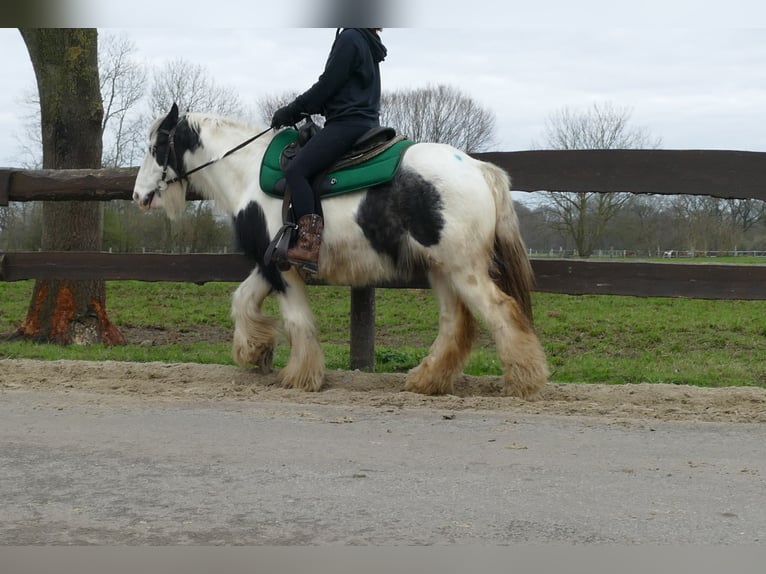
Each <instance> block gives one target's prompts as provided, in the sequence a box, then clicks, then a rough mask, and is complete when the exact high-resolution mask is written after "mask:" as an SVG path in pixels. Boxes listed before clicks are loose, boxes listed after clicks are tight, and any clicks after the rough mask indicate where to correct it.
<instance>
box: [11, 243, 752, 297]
mask: <svg viewBox="0 0 766 574" xmlns="http://www.w3.org/2000/svg"><path fill="white" fill-rule="evenodd" d="M532 268H533V269H534V272H535V279H536V287H535V290H537V291H541V292H546V293H562V294H570V295H583V294H600V295H633V296H638V297H692V298H698V299H766V265H734V264H731V265H729V264H708V263H684V264H681V263H659V262H625V261H590V260H588V261H586V260H574V259H532ZM250 271H251V263H250V262H249V261H248V260H247V259H246V258H245V257H244V256H242V255H237V254H215V255H213V254H203V253H199V254H188V255H168V254H157V253H147V254H141V253H94V252H55V253H54V252H40V253H5V254H0V280H3V281H20V280H24V279H75V280H88V279H105V280H110V281H121V280H128V279H134V280H139V281H184V282H189V283H198V284H202V283H208V282H211V281H242V280H244V279H245V278H246V277H247V275H248V274H249V273H250ZM308 283H309V284H311V285H323V283H322V282H321V281H317V280H315V279H312V278H308ZM357 287H359V286H357ZM370 287H379V288H394V289H401V288H411V289H427V288H428V279H427V278H426V276H425V274H424V273H422V272H419V273H418V272H416V273H415V274H414V276H413V277H412V278H410V279H406V280H401V281H393V282H388V283H379V284H376V285H371V286H370Z"/></svg>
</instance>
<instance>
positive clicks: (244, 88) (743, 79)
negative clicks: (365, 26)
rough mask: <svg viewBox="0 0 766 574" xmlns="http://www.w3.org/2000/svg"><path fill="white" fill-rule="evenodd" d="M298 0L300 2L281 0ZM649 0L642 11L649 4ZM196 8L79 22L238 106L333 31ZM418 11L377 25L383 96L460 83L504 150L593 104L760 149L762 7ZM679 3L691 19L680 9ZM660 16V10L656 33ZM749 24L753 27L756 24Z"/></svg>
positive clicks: (12, 52) (683, 137)
mask: <svg viewBox="0 0 766 574" xmlns="http://www.w3.org/2000/svg"><path fill="white" fill-rule="evenodd" d="M71 1H73V2H85V3H87V2H88V1H89V0H71ZM296 1H298V2H300V1H301V0H284V2H282V3H281V5H282V6H286V5H289V4H291V2H292V3H295V2H296ZM328 1H334V0H328ZM646 1H647V2H648V3H642V6H648V7H652V2H651V1H649V0H646ZM596 3H597V4H598V2H596ZM204 4H205V6H211V5H213V6H219V7H220V8H221V10H220V12H221V13H222V14H223V15H221V14H219V13H218V12H216V13H215V14H211V15H207V14H202V13H201V9H197V7H198V6H201V5H202V3H201V2H197V1H194V0H188V1H187V2H186V3H185V4H184V6H185V7H186V8H185V9H186V10H187V14H189V15H190V18H188V19H187V20H188V22H191V25H189V24H188V23H187V24H185V25H178V26H176V27H169V26H168V25H169V24H170V23H171V22H173V21H174V19H175V21H179V14H178V13H175V15H174V14H173V13H172V11H170V12H169V13H167V14H166V13H163V8H159V12H158V11H157V6H158V5H159V3H157V2H156V1H155V2H151V3H150V2H148V1H146V0H131V2H128V3H125V2H120V3H115V6H121V8H119V9H116V8H115V9H114V10H112V8H111V3H110V2H104V1H102V2H100V3H99V6H101V8H100V12H99V13H98V14H97V15H96V21H95V22H91V21H90V17H87V18H86V17H82V18H79V19H78V25H94V24H95V25H100V26H112V25H114V24H116V23H120V24H123V25H131V26H139V25H143V26H147V25H151V26H154V27H152V28H140V27H130V28H121V29H113V28H109V29H108V30H104V32H109V33H114V32H117V33H124V34H125V35H127V37H128V38H130V39H131V40H132V41H133V42H134V43H135V47H136V53H135V56H136V58H137V59H139V60H140V61H145V62H146V63H148V64H161V63H163V62H165V61H167V60H172V59H177V58H183V59H185V60H188V61H189V62H191V63H194V64H202V65H203V66H205V67H206V68H207V70H208V72H209V74H210V76H211V77H212V78H214V79H215V80H216V82H217V83H219V84H220V85H223V86H228V87H230V88H232V89H233V90H235V91H236V92H237V93H238V95H239V96H240V98H241V99H242V101H243V102H244V103H245V104H251V105H254V104H255V102H256V101H257V100H258V98H259V97H261V96H264V95H274V94H281V93H282V92H285V91H302V90H304V89H306V88H308V87H309V86H310V85H311V84H312V83H313V82H314V81H315V80H316V78H317V76H318V75H319V73H320V72H321V70H322V67H323V65H324V61H325V58H326V56H327V53H328V51H329V48H330V45H331V43H332V40H333V37H334V30H333V29H327V28H324V29H321V28H282V27H274V26H271V27H247V28H242V27H237V26H241V25H242V24H243V23H247V24H250V25H252V26H258V24H259V22H262V21H263V19H260V20H259V16H264V14H262V13H261V14H258V13H257V12H258V10H259V9H258V8H253V7H252V4H253V3H252V2H239V1H236V0H226V1H224V2H220V1H218V2H215V3H212V4H211V3H210V2H205V3H204ZM269 4H270V5H278V4H275V3H269ZM416 4H417V5H418V6H419V8H418V10H410V12H409V13H408V15H407V17H403V16H402V15H401V14H398V13H397V15H396V17H391V15H390V14H389V15H388V17H387V18H383V20H384V21H388V20H393V21H394V22H393V23H397V22H398V21H402V22H403V23H405V24H407V25H410V26H411V27H407V28H396V27H389V28H386V29H385V30H384V32H383V41H384V43H385V44H386V46H387V47H388V50H389V56H388V58H387V59H386V61H385V62H384V63H383V64H382V67H381V73H382V76H383V87H384V89H396V88H404V87H408V88H411V87H424V86H426V85H428V84H440V83H444V84H450V85H453V86H456V87H458V88H460V89H461V90H462V91H463V92H464V93H466V94H467V95H469V96H470V97H472V98H473V99H475V100H476V101H477V102H479V103H480V104H482V105H484V106H485V107H488V108H489V109H491V110H492V111H493V112H494V113H495V115H496V116H497V120H498V122H497V140H498V145H497V146H496V149H497V150H499V151H505V150H522V149H529V148H530V147H532V146H533V145H534V144H535V143H537V144H539V145H542V143H543V131H544V127H545V122H546V119H547V118H548V117H549V116H550V115H551V114H552V113H554V112H556V111H558V110H560V109H562V108H564V107H568V108H573V109H584V108H587V107H588V106H590V105H592V104H593V103H594V102H610V103H613V104H615V105H617V106H620V107H627V108H629V109H630V110H632V125H635V126H641V127H645V128H646V129H647V130H648V131H649V133H650V134H651V135H652V136H655V137H660V138H662V147H665V148H672V149H736V150H752V151H766V66H765V65H764V63H766V27H763V25H764V20H763V18H762V16H763V15H764V13H766V9H764V8H763V7H761V6H762V5H763V4H766V3H763V2H756V1H750V0H731V1H729V2H727V3H725V6H727V7H728V8H727V10H726V12H724V13H723V14H724V15H725V17H722V16H721V14H722V13H721V12H717V11H716V10H714V9H711V8H710V7H707V8H706V9H704V10H703V9H700V8H699V7H700V6H701V5H702V4H701V3H699V2H685V1H684V0H677V1H676V2H675V3H673V2H669V4H673V5H674V6H675V8H669V9H665V10H662V11H660V10H659V7H660V6H661V3H659V2H658V3H657V6H656V8H657V11H656V13H655V12H653V11H652V10H648V11H646V10H644V11H640V12H639V11H636V10H635V8H634V9H633V12H632V13H628V12H620V11H621V10H623V9H622V8H620V7H619V6H618V7H615V5H619V4H620V3H617V2H614V1H612V2H609V3H603V7H608V10H609V12H608V13H607V12H603V11H602V12H599V15H598V17H591V15H589V14H587V13H583V12H577V13H575V12H573V9H572V6H573V5H577V6H579V7H580V8H583V4H582V3H572V2H538V3H535V5H534V6H533V7H530V6H529V4H530V3H529V2H525V3H524V6H525V8H524V9H523V10H519V9H517V8H514V2H509V1H508V0H504V1H502V2H491V1H488V0H473V1H472V2H471V3H470V4H471V6H474V7H476V9H477V10H478V13H480V14H481V17H478V18H477V12H472V14H471V15H470V16H467V17H466V19H465V22H464V24H465V25H461V22H462V16H463V14H464V12H465V8H466V6H465V3H457V2H452V1H451V0H440V1H439V2H436V3H433V2H429V1H424V2H417V3H416ZM589 4H591V5H592V4H593V3H592V2H590V3H589V2H585V6H587V5H589ZM551 5H556V6H558V7H559V8H560V10H557V11H555V12H552V14H553V16H550V17H545V18H544V17H542V16H541V14H543V13H544V12H543V8H544V7H548V8H550V7H551ZM713 5H715V3H713ZM722 5H724V4H723V3H722ZM150 6H151V8H150ZM436 6H438V7H439V12H438V14H437V16H436V17H435V18H431V17H430V16H429V14H428V12H427V9H431V8H435V7H436ZM127 7H130V11H128V10H127ZM224 7H229V8H230V7H235V8H237V9H238V10H242V13H241V14H240V13H238V12H236V11H233V12H232V11H228V12H227V10H226V9H225V8H224ZM429 7H430V8H429ZM693 7H696V8H693ZM144 8H145V9H146V11H144V10H143V9H144ZM686 8H688V9H689V10H694V12H693V13H692V12H686V13H685V12H684V10H685V9H686ZM605 9H606V8H605ZM152 10H153V11H152ZM165 11H166V12H167V9H165ZM136 14H141V17H140V18H137V17H135V15H136ZM147 14H152V18H151V19H149V18H147V17H146V15H147ZM657 14H662V18H663V19H662V21H661V23H660V24H661V25H658V24H657ZM689 14H693V16H691V17H687V16H688V15H689ZM131 15H133V16H131ZM267 20H268V21H269V23H270V25H271V24H273V23H274V22H278V23H283V22H282V21H281V20H280V19H279V18H276V17H274V18H271V19H267ZM79 22H82V23H81V24H80V23H79ZM413 24H414V26H413ZM650 24H651V25H650ZM757 25H760V26H761V27H753V26H757ZM746 26H750V27H746ZM0 53H2V54H3V56H2V62H3V65H2V69H3V84H4V85H3V89H2V90H0V165H2V166H14V165H18V160H17V159H16V158H18V157H19V147H20V144H19V142H18V138H20V137H22V136H23V128H22V125H21V118H20V114H21V113H22V111H21V106H20V101H21V100H22V99H23V97H24V93H25V92H28V91H29V90H33V89H34V86H35V83H34V74H33V72H32V67H31V64H30V62H29V57H28V55H27V52H26V49H25V47H24V44H23V42H22V40H21V36H20V35H19V33H18V31H17V30H16V29H12V28H3V29H0ZM198 111H203V110H198Z"/></svg>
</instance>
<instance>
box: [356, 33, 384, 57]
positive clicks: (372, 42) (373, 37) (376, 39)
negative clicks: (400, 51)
mask: <svg viewBox="0 0 766 574" xmlns="http://www.w3.org/2000/svg"><path fill="white" fill-rule="evenodd" d="M357 30H359V32H360V33H361V34H362V36H364V39H365V40H367V45H368V46H369V47H370V51H371V52H372V59H373V60H375V61H376V62H382V61H383V60H385V59H386V54H387V53H388V50H386V47H385V46H384V45H383V42H381V41H380V36H378V34H376V33H375V32H373V31H372V30H370V29H369V28H357Z"/></svg>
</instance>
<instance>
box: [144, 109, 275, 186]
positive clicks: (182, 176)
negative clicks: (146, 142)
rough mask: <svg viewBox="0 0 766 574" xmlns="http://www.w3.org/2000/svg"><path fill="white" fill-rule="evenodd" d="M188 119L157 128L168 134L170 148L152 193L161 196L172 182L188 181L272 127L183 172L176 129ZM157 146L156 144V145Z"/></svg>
mask: <svg viewBox="0 0 766 574" xmlns="http://www.w3.org/2000/svg"><path fill="white" fill-rule="evenodd" d="M184 120H186V116H184V117H182V118H181V119H180V120H178V121H177V122H176V125H174V126H173V127H172V128H170V129H169V130H168V129H164V128H162V129H159V130H157V135H158V136H159V134H165V135H167V136H168V148H167V151H166V152H165V160H164V162H163V163H162V177H161V178H160V181H158V182H157V186H156V187H155V188H154V189H153V190H152V191H151V193H152V194H156V195H158V196H160V197H162V192H163V191H165V190H166V189H167V188H168V186H169V185H170V184H172V183H176V182H179V181H186V182H188V180H189V176H190V175H191V174H193V173H195V172H198V171H200V170H201V169H204V168H206V167H208V166H210V165H213V164H214V163H216V162H219V161H221V160H222V159H223V158H225V157H227V156H229V155H231V154H233V153H234V152H235V151H239V150H241V149H242V148H243V147H245V146H247V145H249V144H251V143H253V142H254V141H255V140H257V139H258V138H259V137H261V136H263V135H265V134H266V133H268V132H269V131H270V130H271V129H272V128H270V127H269V128H266V129H265V130H263V131H262V132H261V133H259V134H256V135H254V136H253V137H251V138H248V139H246V140H245V141H243V142H242V143H241V144H239V145H237V146H235V147H233V148H231V149H230V150H229V151H227V152H226V153H225V154H223V155H222V156H221V157H218V158H215V159H211V160H210V161H207V162H205V163H203V164H202V165H198V166H197V167H195V168H194V169H190V170H189V171H187V172H183V173H182V172H181V170H182V167H181V163H180V162H179V161H178V154H177V153H176V143H175V135H176V129H178V126H179V125H180V124H181V122H183V121H184ZM155 147H156V145H155ZM171 153H172V154H173V164H174V166H175V167H174V170H175V172H176V174H177V175H176V176H175V177H172V178H170V179H167V176H168V165H170V154H171Z"/></svg>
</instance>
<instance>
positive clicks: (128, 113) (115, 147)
mask: <svg viewBox="0 0 766 574" xmlns="http://www.w3.org/2000/svg"><path fill="white" fill-rule="evenodd" d="M134 52H135V44H134V43H133V42H132V41H131V40H129V39H128V38H127V36H125V35H120V36H115V35H109V34H106V35H104V36H103V37H102V40H101V42H100V46H99V53H98V68H99V77H100V89H101V99H102V101H103V105H104V118H103V120H102V122H101V133H102V138H103V139H104V152H103V157H102V160H101V163H102V164H103V166H104V167H128V166H131V165H136V164H137V163H138V160H139V158H140V150H141V147H142V144H143V140H144V138H145V134H144V133H143V132H144V125H143V123H142V122H141V118H140V116H139V114H138V113H137V112H138V104H139V103H140V101H141V99H142V98H143V97H144V94H145V92H146V75H147V74H146V68H145V67H144V66H143V65H141V64H140V63H138V62H136V61H135V60H134V59H133V57H132V56H133V53H134Z"/></svg>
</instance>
